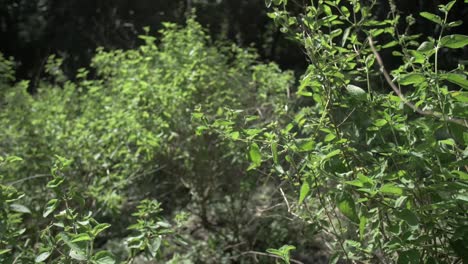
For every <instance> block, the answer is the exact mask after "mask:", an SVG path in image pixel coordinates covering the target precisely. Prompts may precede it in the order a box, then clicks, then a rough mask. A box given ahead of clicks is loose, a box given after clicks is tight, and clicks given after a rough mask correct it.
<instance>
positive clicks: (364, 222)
mask: <svg viewBox="0 0 468 264" xmlns="http://www.w3.org/2000/svg"><path fill="white" fill-rule="evenodd" d="M366 225H367V217H365V216H364V215H361V217H359V237H360V238H361V240H364V234H365V231H366Z"/></svg>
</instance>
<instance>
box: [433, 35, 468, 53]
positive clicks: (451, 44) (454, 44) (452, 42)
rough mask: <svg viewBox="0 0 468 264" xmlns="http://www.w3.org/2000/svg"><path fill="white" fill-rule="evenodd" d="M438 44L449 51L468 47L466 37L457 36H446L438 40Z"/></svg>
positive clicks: (467, 38)
mask: <svg viewBox="0 0 468 264" xmlns="http://www.w3.org/2000/svg"><path fill="white" fill-rule="evenodd" d="M440 44H441V45H442V46H443V47H447V48H451V49H458V48H463V47H464V46H466V45H468V36H466V35H459V34H454V35H448V36H445V37H443V38H442V39H441V40H440Z"/></svg>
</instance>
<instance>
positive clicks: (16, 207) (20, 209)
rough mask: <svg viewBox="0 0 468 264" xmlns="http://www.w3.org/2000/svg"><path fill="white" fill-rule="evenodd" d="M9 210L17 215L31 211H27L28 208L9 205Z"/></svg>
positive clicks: (19, 205)
mask: <svg viewBox="0 0 468 264" xmlns="http://www.w3.org/2000/svg"><path fill="white" fill-rule="evenodd" d="M10 208H11V210H13V211H15V212H18V213H24V214H30V213H31V210H29V208H27V207H26V206H24V205H21V204H10Z"/></svg>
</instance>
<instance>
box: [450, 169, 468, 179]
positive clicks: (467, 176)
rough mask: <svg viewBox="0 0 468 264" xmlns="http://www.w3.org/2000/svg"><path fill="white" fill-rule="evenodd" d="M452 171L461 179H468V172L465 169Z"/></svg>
mask: <svg viewBox="0 0 468 264" xmlns="http://www.w3.org/2000/svg"><path fill="white" fill-rule="evenodd" d="M452 173H453V174H456V175H458V178H460V179H461V180H464V181H468V173H466V172H463V171H452Z"/></svg>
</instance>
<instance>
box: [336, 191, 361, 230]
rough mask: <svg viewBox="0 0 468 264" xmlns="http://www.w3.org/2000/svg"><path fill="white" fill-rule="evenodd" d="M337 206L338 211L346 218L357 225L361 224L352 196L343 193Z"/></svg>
mask: <svg viewBox="0 0 468 264" xmlns="http://www.w3.org/2000/svg"><path fill="white" fill-rule="evenodd" d="M337 205H338V209H339V210H340V212H341V213H342V214H343V215H344V216H346V217H347V218H348V219H349V220H351V221H353V222H355V223H359V217H358V215H357V213H356V205H355V203H354V200H353V197H352V196H351V195H350V194H348V193H346V192H343V193H342V194H341V195H340V196H339V197H338V201H337Z"/></svg>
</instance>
